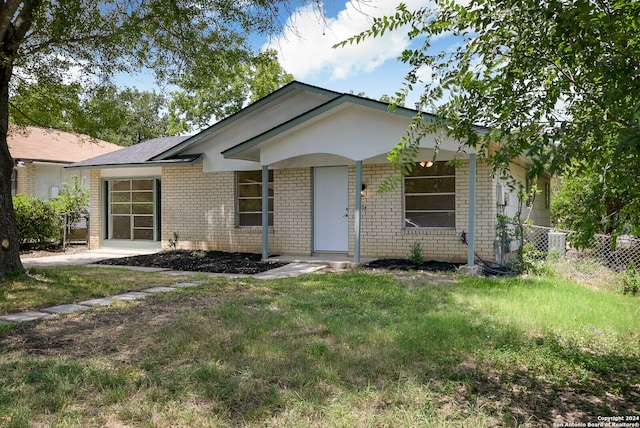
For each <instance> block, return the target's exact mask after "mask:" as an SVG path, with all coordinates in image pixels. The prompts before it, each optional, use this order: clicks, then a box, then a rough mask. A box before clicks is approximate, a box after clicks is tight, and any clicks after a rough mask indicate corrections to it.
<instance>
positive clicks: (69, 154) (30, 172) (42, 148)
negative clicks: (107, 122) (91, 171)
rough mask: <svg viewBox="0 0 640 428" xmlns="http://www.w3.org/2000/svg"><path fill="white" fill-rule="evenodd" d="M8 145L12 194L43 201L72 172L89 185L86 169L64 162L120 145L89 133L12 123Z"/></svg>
mask: <svg viewBox="0 0 640 428" xmlns="http://www.w3.org/2000/svg"><path fill="white" fill-rule="evenodd" d="M7 145H8V146H9V153H10V154H11V157H12V158H13V162H14V168H13V174H12V176H11V194H12V195H17V194H26V195H32V196H35V197H37V198H40V199H43V200H48V199H51V198H54V197H56V196H57V195H58V191H59V190H60V186H61V184H62V183H64V182H65V181H67V182H70V181H71V177H72V176H73V175H77V176H78V178H79V180H80V182H81V183H82V181H83V180H84V181H86V183H87V186H88V182H89V175H88V172H87V171H82V170H65V169H64V167H65V166H66V165H69V164H72V163H74V162H78V161H82V160H85V159H89V158H93V157H96V156H98V155H101V154H105V153H111V152H114V151H116V150H120V149H121V148H122V146H117V145H115V144H111V143H108V142H106V141H101V140H95V139H92V138H91V137H89V136H88V135H78V134H71V133H69V132H63V131H58V130H55V129H44V128H38V127H35V126H26V127H18V126H15V125H11V126H10V127H9V134H8V136H7Z"/></svg>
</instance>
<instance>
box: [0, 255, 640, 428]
mask: <svg viewBox="0 0 640 428" xmlns="http://www.w3.org/2000/svg"><path fill="white" fill-rule="evenodd" d="M63 272H65V271H64V270H63ZM112 272H113V271H112ZM42 273H43V274H46V275H49V276H50V277H53V276H54V274H53V273H52V272H51V271H46V272H44V271H43V272H42ZM70 274H73V275H77V276H78V277H80V278H82V277H84V276H86V277H87V278H89V279H88V280H91V279H92V278H94V276H95V275H96V274H95V271H94V270H92V269H88V268H84V269H77V270H73V271H72V272H71V273H66V274H63V276H64V275H70ZM106 274H107V273H105V275H106ZM114 275H117V274H114ZM430 278H432V277H429V276H424V277H421V276H420V275H416V278H415V279H414V278H411V279H408V278H406V277H405V278H403V279H401V280H397V279H396V278H394V277H393V276H390V275H372V274H367V273H361V272H348V273H344V274H317V275H308V276H304V277H300V278H293V279H286V280H279V281H265V282H260V281H224V280H217V281H215V282H211V283H208V284H205V285H203V286H200V287H198V288H196V289H189V290H180V291H178V292H172V293H167V294H162V295H157V296H154V297H152V298H150V299H147V300H145V301H142V302H137V303H132V304H126V305H118V306H116V307H109V308H101V309H97V310H92V311H89V312H87V313H83V314H79V315H78V314H76V315H71V316H67V317H58V318H55V319H52V320H48V321H45V322H43V323H40V324H35V325H32V326H17V327H16V326H12V327H10V328H6V327H5V328H4V331H2V330H0V346H1V348H0V349H2V351H0V373H2V376H1V377H0V425H1V426H7V427H21V426H64V427H67V426H69V427H71V426H74V427H75V426H77V427H85V426H144V427H146V426H149V427H164V426H167V427H168V426H250V427H251V426H256V427H257V426H260V427H264V426H274V427H282V426H284V427H300V426H322V427H325V426H326V427H352V426H356V427H378V426H389V427H396V426H408V427H423V426H442V427H448V426H461V427H467V426H549V425H551V424H552V423H553V422H560V421H562V422H566V421H570V422H571V421H573V422H582V423H585V424H586V423H587V422H593V423H596V422H598V420H597V417H598V416H610V415H625V414H626V415H629V414H637V413H638V412H639V411H640V322H639V321H638V316H639V315H640V314H639V307H640V304H639V303H640V300H639V299H638V298H637V297H629V296H621V295H617V294H615V293H613V292H610V291H604V290H600V291H596V290H592V289H589V288H586V287H583V286H580V285H577V284H575V283H571V282H567V281H564V280H560V279H557V278H529V279H520V278H510V279H503V280H493V279H485V278H481V279H477V278H467V277H452V278H451V280H450V281H436V282H434V281H433V280H431V279H430ZM433 278H436V279H437V278H438V277H433ZM60 281H62V279H61V280H60ZM5 285H6V284H5ZM80 333H82V334H80Z"/></svg>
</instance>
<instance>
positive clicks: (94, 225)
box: [87, 169, 106, 250]
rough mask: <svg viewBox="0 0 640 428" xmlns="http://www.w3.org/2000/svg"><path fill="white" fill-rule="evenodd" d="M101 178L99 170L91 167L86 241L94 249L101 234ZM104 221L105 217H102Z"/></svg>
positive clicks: (98, 243)
mask: <svg viewBox="0 0 640 428" xmlns="http://www.w3.org/2000/svg"><path fill="white" fill-rule="evenodd" d="M101 185H102V180H101V175H100V170H98V169H92V170H91V174H90V175H89V207H90V209H91V214H90V216H89V233H88V238H87V240H88V242H89V249H91V250H94V249H96V248H100V235H101V234H102V220H103V219H102V213H103V207H102V199H101V198H102V189H101V187H100V186H101ZM104 220H105V221H106V219H104Z"/></svg>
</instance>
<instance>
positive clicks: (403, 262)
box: [365, 259, 464, 272]
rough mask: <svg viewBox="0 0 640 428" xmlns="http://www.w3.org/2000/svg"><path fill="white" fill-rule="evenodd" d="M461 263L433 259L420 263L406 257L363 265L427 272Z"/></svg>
mask: <svg viewBox="0 0 640 428" xmlns="http://www.w3.org/2000/svg"><path fill="white" fill-rule="evenodd" d="M463 264H464V263H448V262H437V261H435V260H429V261H426V262H422V263H420V264H415V263H412V262H410V261H409V260H407V259H379V260H373V261H371V262H369V263H367V264H365V267H368V268H374V269H388V270H422V271H427V272H437V271H445V272H447V271H455V270H457V269H458V268H459V267H460V266H462V265H463Z"/></svg>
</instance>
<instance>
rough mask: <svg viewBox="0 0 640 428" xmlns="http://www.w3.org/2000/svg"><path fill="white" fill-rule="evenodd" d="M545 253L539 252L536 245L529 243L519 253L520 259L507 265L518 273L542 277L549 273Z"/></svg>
mask: <svg viewBox="0 0 640 428" xmlns="http://www.w3.org/2000/svg"><path fill="white" fill-rule="evenodd" d="M545 259H546V257H545V253H544V252H542V251H540V250H538V249H537V248H536V245H535V244H533V243H531V242H528V243H526V244H524V245H523V246H522V247H521V249H520V251H519V252H518V257H516V258H515V259H514V260H511V261H509V262H508V263H507V267H508V268H509V269H511V270H512V271H514V272H517V273H529V274H532V275H541V274H544V273H547V270H548V269H546V267H545Z"/></svg>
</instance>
